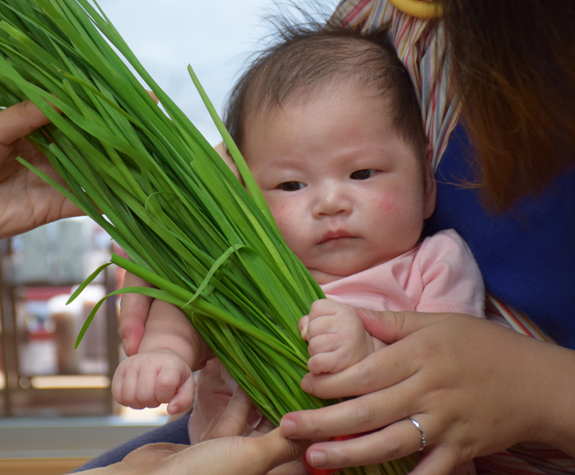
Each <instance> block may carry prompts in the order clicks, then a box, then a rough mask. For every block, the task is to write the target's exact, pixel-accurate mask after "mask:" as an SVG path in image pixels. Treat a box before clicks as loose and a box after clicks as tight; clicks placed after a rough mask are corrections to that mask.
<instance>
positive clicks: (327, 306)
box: [309, 299, 343, 321]
mask: <svg viewBox="0 0 575 475" xmlns="http://www.w3.org/2000/svg"><path fill="white" fill-rule="evenodd" d="M342 305H343V304H340V303H337V302H334V301H333V300H330V299H321V300H316V301H315V302H314V303H312V304H311V308H310V309H309V319H310V321H312V320H314V319H315V318H318V317H323V316H326V315H333V314H334V313H336V312H337V311H338V310H340V309H341V307H342Z"/></svg>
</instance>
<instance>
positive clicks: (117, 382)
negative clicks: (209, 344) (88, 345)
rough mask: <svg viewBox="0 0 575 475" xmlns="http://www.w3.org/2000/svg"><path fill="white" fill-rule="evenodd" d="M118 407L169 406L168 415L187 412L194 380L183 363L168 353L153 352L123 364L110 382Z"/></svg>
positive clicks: (135, 356)
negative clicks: (120, 405)
mask: <svg viewBox="0 0 575 475" xmlns="http://www.w3.org/2000/svg"><path fill="white" fill-rule="evenodd" d="M112 395H113V396H114V399H116V401H118V403H120V404H122V405H123V406H129V407H132V408H134V409H143V408H144V407H158V406H159V405H160V404H162V403H169V404H168V408H167V410H168V413H169V414H177V413H179V412H183V411H185V410H186V409H188V408H189V407H190V406H191V405H192V402H193V401H194V377H193V375H192V370H191V369H190V367H189V366H188V365H187V364H186V362H185V361H184V360H183V359H182V358H181V357H180V356H179V355H178V354H176V353H174V352H173V351H171V350H155V351H149V352H145V353H139V354H136V355H134V356H130V357H129V358H127V359H126V360H124V361H122V363H121V364H120V366H118V369H117V370H116V373H115V374H114V379H113V381H112Z"/></svg>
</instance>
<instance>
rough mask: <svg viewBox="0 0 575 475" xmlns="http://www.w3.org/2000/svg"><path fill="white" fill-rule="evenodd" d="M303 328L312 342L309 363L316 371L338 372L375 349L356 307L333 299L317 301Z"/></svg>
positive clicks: (301, 322)
mask: <svg viewBox="0 0 575 475" xmlns="http://www.w3.org/2000/svg"><path fill="white" fill-rule="evenodd" d="M299 331H300V333H301V336H302V338H304V339H305V340H307V341H308V342H309V346H308V351H309V355H310V357H311V358H310V359H309V361H308V363H307V367H308V369H309V371H310V372H311V373H313V374H319V373H338V372H339V371H342V370H344V369H346V368H349V367H350V366H352V365H354V364H355V363H357V362H359V361H361V360H362V359H363V358H365V357H366V356H367V355H368V354H370V353H373V351H374V346H373V340H372V338H371V336H370V335H369V334H368V333H367V332H366V331H365V328H364V326H363V322H362V320H361V318H360V316H359V315H358V314H357V311H356V309H355V308H353V307H350V306H349V305H345V304H342V303H337V302H334V301H333V300H328V299H322V300H317V301H315V302H314V303H313V304H312V306H311V309H310V311H309V315H306V316H304V317H302V318H301V320H300V322H299Z"/></svg>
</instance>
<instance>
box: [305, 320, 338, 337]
mask: <svg viewBox="0 0 575 475" xmlns="http://www.w3.org/2000/svg"><path fill="white" fill-rule="evenodd" d="M337 330H338V327H337V322H336V320H335V318H334V317H333V316H332V315H329V316H323V317H319V318H315V319H313V320H312V319H311V316H310V320H309V324H308V326H307V340H308V341H311V339H312V338H315V337H316V336H318V335H323V334H325V333H335V332H337Z"/></svg>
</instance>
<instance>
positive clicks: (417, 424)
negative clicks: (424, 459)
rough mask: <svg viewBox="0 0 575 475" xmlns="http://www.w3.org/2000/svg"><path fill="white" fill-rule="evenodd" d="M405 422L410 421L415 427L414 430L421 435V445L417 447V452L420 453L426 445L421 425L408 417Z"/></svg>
mask: <svg viewBox="0 0 575 475" xmlns="http://www.w3.org/2000/svg"><path fill="white" fill-rule="evenodd" d="M407 420H408V421H410V422H411V423H412V424H413V425H414V426H415V428H416V429H417V430H418V431H419V434H420V435H421V445H420V446H419V449H417V450H418V451H419V452H421V451H422V450H423V449H424V448H425V445H426V443H427V439H426V437H425V433H424V432H423V429H422V428H421V424H420V423H419V422H417V421H416V420H415V419H414V418H413V417H408V418H407Z"/></svg>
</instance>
